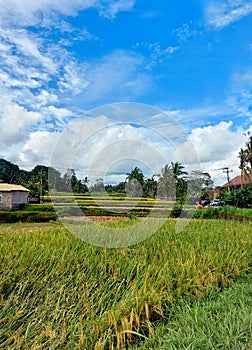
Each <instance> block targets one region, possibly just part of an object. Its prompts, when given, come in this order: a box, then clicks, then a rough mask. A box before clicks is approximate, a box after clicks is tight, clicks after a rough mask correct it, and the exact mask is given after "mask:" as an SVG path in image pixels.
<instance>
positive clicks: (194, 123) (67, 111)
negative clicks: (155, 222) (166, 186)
mask: <svg viewBox="0 0 252 350" xmlns="http://www.w3.org/2000/svg"><path fill="white" fill-rule="evenodd" d="M251 24H252V1H243V0H229V1H228V0H226V1H224V0H213V1H210V0H209V1H208V0H201V1H200V0H186V1H185V0H177V1H166V0H159V1H150V0H101V1H99V0H76V1H75V0H73V1H71V2H70V1H68V0H54V1H49V0H37V1H36V2H35V1H34V2H32V3H31V2H30V0H22V1H21V0H9V1H8V2H7V1H5V0H0V54H1V60H0V89H1V94H0V128H1V137H0V155H1V156H2V157H5V158H6V159H8V160H10V161H13V162H15V163H17V164H19V165H20V167H24V168H30V167H32V166H33V165H35V164H38V163H39V164H41V163H42V164H49V161H50V156H51V154H52V150H53V148H54V147H55V143H56V142H57V140H58V139H59V138H60V137H62V133H63V134H64V130H65V129H66V128H68V127H69V125H70V123H71V122H73V121H75V122H76V121H77V120H78V118H81V117H82V116H83V115H86V113H87V112H88V111H90V110H91V111H92V110H96V109H97V108H100V107H101V106H104V105H107V104H112V103H116V104H117V106H119V105H118V104H120V103H122V102H123V103H124V102H130V103H136V104H138V106H139V104H144V105H149V106H153V107H155V108H158V109H161V110H162V111H165V112H166V113H167V118H168V120H169V121H170V122H171V121H174V122H175V124H176V123H177V124H176V125H177V126H179V128H178V129H176V131H174V130H173V131H171V130H172V129H169V131H164V134H165V136H166V137H167V139H168V138H169V137H170V138H172V137H173V136H174V134H173V135H172V136H171V133H172V132H173V133H174V132H175V134H176V132H177V133H179V134H180V133H181V132H182V130H183V132H185V134H186V135H187V136H188V137H189V138H190V147H194V148H195V150H196V152H197V154H198V161H197V162H195V161H193V160H192V159H191V158H190V152H188V154H186V152H185V150H186V149H188V141H185V140H184V139H183V140H182V141H181V143H180V144H178V143H177V144H176V145H175V148H176V149H177V152H176V154H175V153H174V154H171V152H170V151H169V150H170V143H169V142H167V144H165V142H164V139H163V138H162V137H161V138H160V139H157V137H156V136H155V135H156V134H155V132H154V133H153V130H152V132H149V133H147V134H148V135H147V134H146V126H148V127H150V124H151V123H150V122H151V121H150V120H149V121H146V118H145V117H143V116H142V115H141V116H136V120H133V119H132V118H130V116H129V115H126V113H125V111H124V112H123V111H122V109H120V108H118V110H119V109H120V112H118V113H119V114H118V115H117V117H116V120H117V122H118V121H119V120H120V121H122V122H123V123H124V124H123V125H122V124H120V125H119V124H118V125H115V124H113V127H112V126H111V122H113V123H114V122H115V119H114V114H113V116H111V114H109V111H108V110H107V109H106V108H105V109H102V116H103V117H104V118H105V119H106V121H105V125H106V128H105V129H104V132H103V133H98V134H99V147H98V141H97V138H95V137H94V138H93V143H92V142H89V147H90V149H88V150H87V149H86V152H87V153H88V152H89V154H93V157H96V158H97V159H99V156H97V154H98V153H99V152H101V153H100V156H101V154H102V157H103V159H104V158H105V155H104V153H102V150H103V149H105V148H106V147H107V145H108V144H113V142H115V140H118V138H119V135H121V136H120V138H123V139H126V138H127V140H134V142H132V149H131V150H130V149H129V150H128V155H129V154H132V161H131V162H128V161H125V162H124V166H123V167H125V169H124V168H123V169H121V170H122V172H123V171H125V172H127V169H126V165H127V166H128V167H129V168H130V167H132V166H133V165H134V161H135V162H137V161H138V159H137V154H141V156H140V158H139V159H140V161H141V162H142V164H143V167H144V164H145V165H146V169H152V170H153V171H154V170H155V171H156V170H157V169H158V167H159V168H160V169H161V167H162V166H163V165H164V164H161V163H160V164H159V163H157V164H155V165H153V164H152V165H148V164H147V163H148V161H147V159H145V158H144V155H143V154H142V153H144V152H143V149H144V148H145V147H144V146H143V144H141V140H144V141H145V142H147V143H148V145H151V147H152V148H153V149H155V151H154V153H155V152H156V150H157V149H158V151H160V152H161V153H162V157H163V158H164V161H166V162H169V161H170V160H176V159H175V158H176V157H175V155H176V156H177V159H178V160H181V161H182V162H183V163H185V164H189V163H190V164H191V166H192V168H193V166H196V165H197V167H198V166H200V168H201V169H202V170H204V171H209V172H210V173H211V175H212V176H213V178H214V180H215V181H216V184H221V183H224V182H225V174H223V173H222V171H216V169H219V168H221V167H225V166H229V167H230V169H232V170H233V173H234V174H236V173H239V169H238V165H239V161H238V159H237V156H238V152H239V149H240V147H242V146H244V144H245V141H246V137H245V136H244V133H246V132H247V131H248V130H251V124H252V123H251V122H252V35H251V31H250V27H251ZM125 106H127V105H124V107H125ZM150 109H151V108H150ZM144 110H145V108H144V107H143V111H142V112H143V114H144V113H145V111H144ZM107 112H108V115H106V113H107ZM140 114H141V113H140ZM97 118H98V119H97ZM99 118H102V117H101V115H98V114H97V115H96V113H91V117H90V115H89V119H90V120H89V121H88V122H87V120H86V119H85V118H84V119H82V124H83V125H82V126H81V128H80V127H79V130H80V129H81V130H84V129H85V132H84V131H83V132H84V134H85V137H87V135H88V131H87V130H92V135H95V133H96V132H98V131H97V125H99V123H104V119H99ZM141 118H143V120H145V123H144V125H143V127H142V128H141V127H137V128H136V127H134V123H135V124H138V125H141ZM147 119H148V118H147ZM101 120H102V121H101ZM92 123H93V126H92V127H91V126H90V125H91V124H92ZM165 123H166V122H165V118H163V119H162V121H160V124H159V125H157V124H155V128H156V129H158V130H162V129H163V128H164V129H165V126H164V125H165ZM86 124H87V125H89V128H88V127H86ZM76 125H78V123H77V124H75V126H73V130H74V132H75V137H77V138H78V136H76ZM101 125H103V124H101ZM73 130H72V131H73ZM64 135H65V138H66V142H70V141H69V140H68V136H66V133H65V134H64ZM111 135H112V136H111ZM126 135H127V137H126ZM130 135H131V136H130ZM168 136H169V137H168ZM110 137H111V138H110ZM136 140H138V141H139V144H136V143H135V141H136ZM94 142H95V143H96V144H94ZM86 146H87V145H86ZM117 146H118V147H117V151H118V148H119V149H120V147H122V148H123V147H124V148H125V143H124V142H122V144H121V146H120V145H117ZM190 147H189V148H190ZM147 148H148V147H147ZM141 150H142V151H141ZM181 150H184V151H183V152H184V153H183V152H182V153H183V154H182V157H180V158H179V155H178V154H179V152H181ZM64 151H65V152H67V149H66V150H64ZM71 152H74V154H76V152H77V150H76V149H75V150H74V149H71ZM97 152H98V153H97ZM111 152H112V149H111ZM107 153H109V152H107ZM154 153H153V156H154ZM57 157H58V159H60V158H62V161H61V166H62V168H63V167H64V166H67V165H66V163H64V155H58V156H57ZM117 157H118V167H119V164H122V162H121V159H122V158H123V157H126V156H125V155H123V149H121V153H120V152H118V153H117ZM70 158H71V157H70ZM70 158H69V159H70ZM82 158H85V157H82ZM108 158H109V156H108ZM112 158H113V157H112ZM128 158H129V156H128ZM128 158H127V159H128ZM133 158H134V159H133ZM146 158H150V155H149V154H147V155H146ZM157 158H158V157H157ZM119 160H120V162H119ZM69 161H70V160H69ZM92 161H93V160H92ZM159 161H160V159H159ZM72 163H73V162H72ZM77 163H78V166H79V168H80V169H87V168H88V167H89V164H88V160H87V159H86V158H85V160H83V159H82V162H80V161H78V162H77ZM77 163H76V164H77ZM196 163H197V164H196ZM69 164H70V163H69ZM73 164H74V163H73ZM73 164H72V165H73ZM106 164H107V165H106V167H111V165H108V163H106ZM137 164H139V163H137ZM120 166H121V165H120ZM113 167H114V168H115V166H114V165H113ZM128 171H130V169H128ZM96 175H97V174H96Z"/></svg>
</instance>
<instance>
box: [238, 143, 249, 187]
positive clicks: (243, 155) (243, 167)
mask: <svg viewBox="0 0 252 350" xmlns="http://www.w3.org/2000/svg"><path fill="white" fill-rule="evenodd" d="M247 157H248V154H247V150H244V149H243V148H241V149H240V152H239V158H240V166H239V168H240V169H241V186H243V183H244V175H245V177H246V175H247V172H246V162H247Z"/></svg>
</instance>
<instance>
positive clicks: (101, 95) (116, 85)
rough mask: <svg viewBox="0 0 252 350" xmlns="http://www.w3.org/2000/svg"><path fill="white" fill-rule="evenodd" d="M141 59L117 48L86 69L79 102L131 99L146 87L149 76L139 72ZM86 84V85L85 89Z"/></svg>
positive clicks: (148, 83)
mask: <svg viewBox="0 0 252 350" xmlns="http://www.w3.org/2000/svg"><path fill="white" fill-rule="evenodd" d="M142 64H143V58H142V56H140V55H136V54H135V53H132V52H127V51H126V52H125V51H123V50H116V51H114V52H112V53H111V54H110V55H107V56H105V57H103V58H102V59H101V60H99V61H97V62H95V63H93V64H90V65H89V66H88V67H87V68H86V76H85V78H86V81H85V82H84V83H82V87H85V89H84V91H83V93H82V94H81V95H80V98H79V100H80V101H81V103H82V104H84V103H91V102H94V101H96V102H98V103H107V102H111V100H112V101H118V100H127V101H129V100H132V99H134V98H136V97H138V96H139V95H141V94H142V93H144V92H145V91H146V90H148V89H149V85H150V79H149V77H148V76H147V74H144V73H141V70H142ZM86 87H87V88H86Z"/></svg>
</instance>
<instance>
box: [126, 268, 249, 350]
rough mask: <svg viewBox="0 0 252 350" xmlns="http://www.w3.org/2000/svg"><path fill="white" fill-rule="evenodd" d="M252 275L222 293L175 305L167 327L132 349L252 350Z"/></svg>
mask: <svg viewBox="0 0 252 350" xmlns="http://www.w3.org/2000/svg"><path fill="white" fill-rule="evenodd" d="M251 281H252V272H250V273H249V274H247V275H245V276H244V277H243V278H241V279H239V280H238V281H237V282H236V283H234V284H233V285H232V286H231V287H230V288H227V289H225V290H224V291H223V292H222V293H217V292H214V293H212V294H211V295H209V296H208V297H207V298H204V299H203V300H196V301H195V303H194V304H193V305H191V304H190V303H184V304H180V305H174V306H173V307H172V312H171V314H170V317H169V321H168V322H167V324H166V325H162V326H159V327H157V328H156V329H155V336H154V337H152V338H150V339H147V341H145V342H144V343H143V344H142V345H140V344H138V346H137V347H130V349H131V350H133V349H138V350H147V349H148V350H157V349H159V350H167V349H169V350H184V349H192V350H196V349H198V350H201V349H205V350H215V349H223V350H250V349H252V318H251V315H252V284H251Z"/></svg>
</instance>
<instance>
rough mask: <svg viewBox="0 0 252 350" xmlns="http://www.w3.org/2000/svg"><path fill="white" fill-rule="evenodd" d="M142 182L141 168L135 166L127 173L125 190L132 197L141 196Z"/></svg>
mask: <svg viewBox="0 0 252 350" xmlns="http://www.w3.org/2000/svg"><path fill="white" fill-rule="evenodd" d="M144 182H145V180H144V175H143V172H142V170H141V169H139V168H138V167H135V168H134V169H132V170H131V172H130V173H128V174H127V177H126V183H125V190H126V192H127V193H128V194H129V195H130V196H132V197H142V195H143V188H144Z"/></svg>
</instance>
